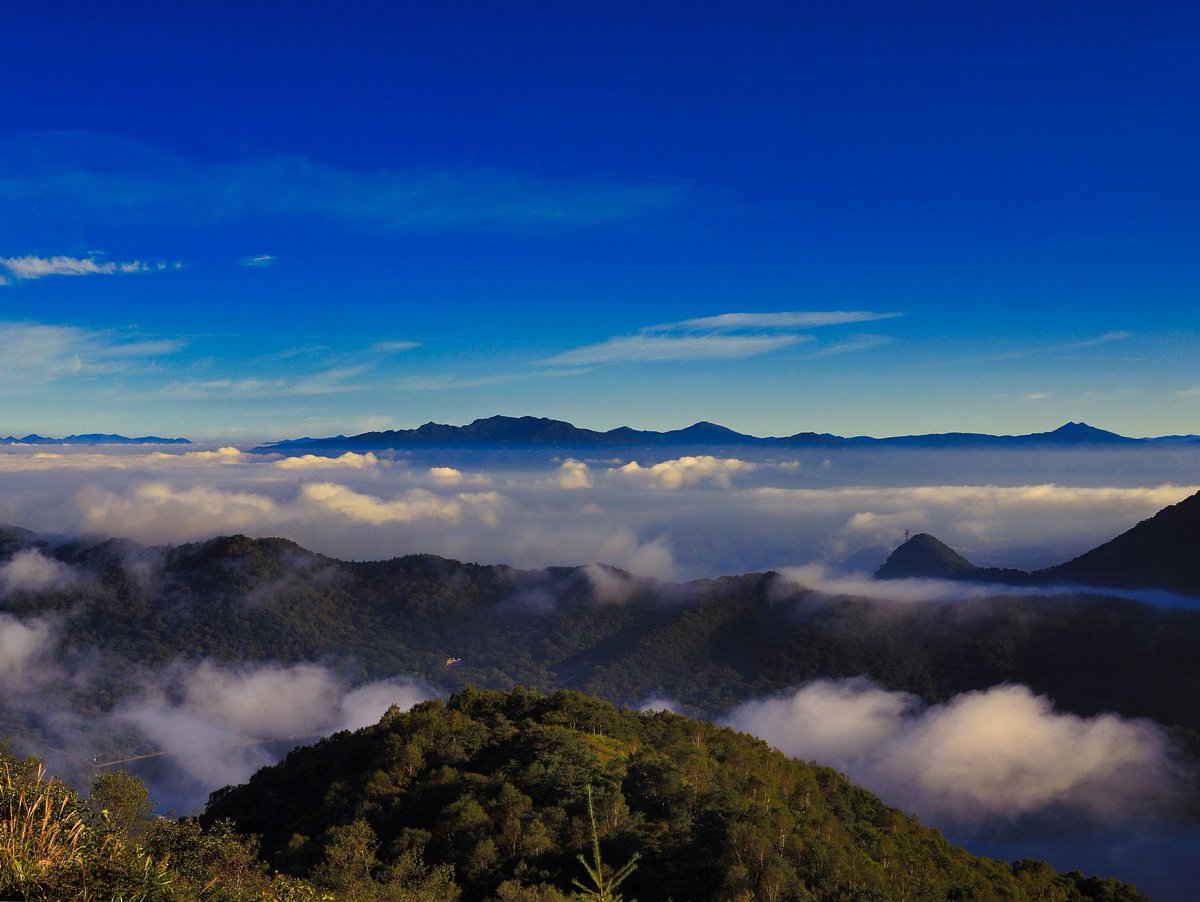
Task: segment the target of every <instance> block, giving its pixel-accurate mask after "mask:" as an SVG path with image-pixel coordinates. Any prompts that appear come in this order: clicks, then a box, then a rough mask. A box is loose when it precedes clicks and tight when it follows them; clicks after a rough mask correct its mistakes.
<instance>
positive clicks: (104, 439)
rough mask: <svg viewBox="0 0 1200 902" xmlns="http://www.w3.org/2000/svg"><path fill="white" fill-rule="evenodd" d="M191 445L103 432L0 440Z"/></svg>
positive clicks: (9, 442)
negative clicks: (60, 436) (61, 436)
mask: <svg viewBox="0 0 1200 902" xmlns="http://www.w3.org/2000/svg"><path fill="white" fill-rule="evenodd" d="M191 443H192V442H191V440H190V439H186V438H160V437H159V436H157V435H142V436H138V437H137V438H130V437H129V436H127V435H116V434H113V433H103V432H86V433H83V434H82V435H68V436H66V437H65V438H50V437H49V436H45V435H38V434H37V433H36V432H32V433H30V434H29V435H26V436H22V437H21V438H16V437H14V436H11V435H10V436H8V437H6V438H0V445H190V444H191Z"/></svg>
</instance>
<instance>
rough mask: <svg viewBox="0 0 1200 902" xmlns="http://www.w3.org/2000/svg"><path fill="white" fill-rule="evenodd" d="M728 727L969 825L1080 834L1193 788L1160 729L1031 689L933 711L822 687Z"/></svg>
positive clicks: (1174, 808)
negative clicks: (1066, 828) (1038, 825)
mask: <svg viewBox="0 0 1200 902" xmlns="http://www.w3.org/2000/svg"><path fill="white" fill-rule="evenodd" d="M727 723H728V724H729V725H730V726H733V727H735V728H736V729H739V730H744V731H746V732H750V733H753V734H755V735H757V736H760V737H761V738H763V739H765V740H766V741H767V742H769V743H771V744H772V745H774V746H776V747H777V748H779V749H781V750H782V751H784V752H786V753H787V754H789V755H792V756H795V757H800V758H810V759H815V760H817V761H820V762H822V763H825V764H829V765H831V766H833V767H837V768H839V769H841V770H844V771H845V772H846V773H847V774H848V775H849V776H850V778H851V779H853V780H855V781H856V782H859V783H862V784H863V785H864V786H866V787H867V788H868V789H871V790H873V791H875V792H877V793H879V794H880V795H881V796H883V798H884V799H885V801H888V802H890V803H891V804H898V805H900V806H902V807H904V808H907V809H909V810H912V811H915V812H916V813H917V814H918V815H919V816H921V817H922V818H924V819H926V820H928V821H931V822H933V823H936V824H939V825H941V826H943V827H949V826H954V827H958V828H960V829H965V830H988V829H994V828H996V827H1004V826H1007V825H1011V824H1013V823H1016V822H1019V821H1022V820H1024V819H1048V820H1055V821H1060V822H1061V821H1063V820H1065V821H1066V822H1067V823H1069V824H1070V825H1071V827H1073V828H1074V829H1087V828H1088V827H1089V826H1101V827H1111V826H1115V825H1119V824H1135V823H1142V822H1148V821H1155V820H1160V819H1169V818H1170V817H1171V816H1172V815H1173V814H1178V813H1179V811H1178V809H1179V807H1180V805H1181V800H1182V799H1184V798H1186V795H1187V793H1186V787H1187V785H1188V781H1189V776H1188V774H1187V772H1186V771H1185V770H1184V769H1183V768H1182V767H1181V765H1180V764H1179V763H1178V761H1179V760H1180V759H1179V758H1178V757H1177V753H1176V751H1175V750H1174V749H1173V747H1172V745H1171V743H1170V741H1169V739H1168V738H1167V736H1166V734H1165V733H1164V732H1163V730H1162V729H1161V728H1159V727H1158V726H1157V725H1155V724H1153V723H1151V722H1150V721H1142V720H1126V719H1123V718H1121V717H1118V716H1116V715H1112V714H1101V715H1098V716H1095V717H1089V718H1084V717H1078V716H1075V715H1072V714H1064V713H1060V712H1058V711H1056V710H1055V709H1054V705H1053V703H1052V702H1051V701H1050V700H1049V699H1047V698H1045V697H1043V696H1037V695H1034V693H1033V692H1032V691H1030V690H1029V689H1028V688H1027V687H1025V686H1013V685H1005V686H994V687H992V688H991V689H987V690H984V691H980V692H967V693H963V694H962V695H958V696H955V697H954V698H952V699H950V700H948V701H946V702H944V703H942V704H939V705H933V706H928V707H926V706H924V705H922V704H921V702H920V701H919V700H918V699H917V698H915V697H914V696H911V695H908V694H906V693H901V692H890V691H887V690H885V689H882V688H880V687H879V686H877V685H875V684H874V683H872V682H870V681H869V680H866V679H862V678H859V679H851V680H817V681H815V682H812V683H808V684H805V685H803V686H801V687H799V688H798V689H796V690H795V691H793V692H791V693H787V694H783V695H779V696H775V697H772V698H767V699H760V700H757V701H751V702H747V703H745V704H743V705H740V706H739V707H737V708H735V709H734V710H733V711H731V712H730V714H729V716H728V718H727Z"/></svg>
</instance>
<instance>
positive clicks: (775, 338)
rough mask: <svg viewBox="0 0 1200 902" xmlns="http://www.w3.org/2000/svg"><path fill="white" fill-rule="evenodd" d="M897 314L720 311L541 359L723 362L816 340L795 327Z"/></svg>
mask: <svg viewBox="0 0 1200 902" xmlns="http://www.w3.org/2000/svg"><path fill="white" fill-rule="evenodd" d="M899 315H900V314H898V313H875V312H871V311H867V310H786V311H778V312H773V313H721V314H718V315H716V316H702V317H696V318H694V319H685V320H679V321H677V322H671V323H659V324H658V325H654V326H645V327H643V328H642V329H639V330H638V331H637V332H636V333H634V334H633V335H618V336H614V337H613V338H609V339H607V340H605V341H601V342H597V343H595V344H589V345H583V346H582V347H578V348H573V349H571V350H569V351H564V352H562V353H561V354H557V355H555V356H553V357H550V358H549V359H547V360H543V361H541V363H542V364H544V365H548V366H568V367H571V366H595V365H598V364H605V363H632V362H646V361H671V360H721V359H726V360H729V359H736V358H740V357H756V356H758V355H759V354H768V353H770V352H772V351H777V350H780V349H782V348H786V347H790V346H792V345H796V344H800V343H802V342H811V341H815V338H814V337H813V336H811V335H805V334H800V333H799V332H798V331H797V330H800V329H810V328H818V327H821V326H840V325H846V324H848V323H861V322H869V321H872V320H881V319H892V318H894V317H897V316H899ZM889 340H890V339H889V338H887V336H883V335H855V336H851V338H850V339H848V340H847V341H844V342H841V343H839V344H835V345H829V346H827V347H826V348H824V349H822V350H821V351H818V352H817V353H819V354H836V353H842V352H845V351H857V350H865V349H867V348H872V347H877V346H879V345H881V344H884V343H886V342H887V341H889Z"/></svg>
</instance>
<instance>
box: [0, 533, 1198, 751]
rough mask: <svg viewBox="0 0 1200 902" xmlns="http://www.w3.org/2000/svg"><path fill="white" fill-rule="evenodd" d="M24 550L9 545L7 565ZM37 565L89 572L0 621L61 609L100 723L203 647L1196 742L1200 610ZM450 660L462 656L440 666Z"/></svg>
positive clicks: (510, 681) (303, 558)
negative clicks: (893, 703)
mask: <svg viewBox="0 0 1200 902" xmlns="http://www.w3.org/2000/svg"><path fill="white" fill-rule="evenodd" d="M20 547H25V543H24V541H23V540H22V539H20V538H14V539H13V540H12V541H10V542H8V543H7V544H5V545H3V546H0V558H3V557H4V556H6V555H8V554H12V553H15V550H14V549H17V548H20ZM46 553H58V554H59V555H60V556H61V557H62V559H63V560H65V561H68V562H70V563H71V565H72V566H73V567H75V568H76V570H77V571H79V572H81V573H86V574H88V578H87V579H86V580H83V581H80V582H79V583H77V584H76V585H74V586H73V587H71V588H69V589H65V590H59V591H53V592H40V593H28V592H14V593H11V594H10V595H9V596H8V597H6V598H5V599H3V600H0V611H4V612H8V613H10V614H13V615H15V616H17V617H19V618H30V617H37V616H45V615H53V616H54V620H55V622H56V624H57V627H56V630H57V634H58V635H59V636H60V637H61V641H60V647H59V649H58V651H57V655H58V657H59V658H60V659H63V660H71V659H73V658H75V657H78V656H80V655H85V656H91V657H94V658H95V660H94V661H92V662H91V663H89V665H88V666H89V668H90V670H91V671H92V672H93V673H94V675H95V678H94V679H93V680H92V681H91V682H89V683H88V685H100V684H103V685H105V686H106V687H107V688H106V689H105V690H104V691H103V692H101V691H99V690H96V691H94V692H93V691H90V690H85V689H79V690H73V691H74V695H73V698H74V700H75V702H76V703H78V704H80V705H83V706H84V708H85V710H88V711H92V710H103V709H104V708H105V707H106V706H108V705H111V704H112V703H113V702H114V700H115V698H116V697H118V696H119V692H120V691H121V690H120V687H121V686H124V685H127V682H128V680H129V679H131V678H132V675H133V674H134V673H135V672H136V671H137V670H138V668H140V667H144V666H155V665H161V664H165V663H166V662H169V661H173V660H176V659H178V658H180V657H185V658H201V657H207V658H212V659H215V660H217V661H226V662H237V663H246V662H255V661H258V662H268V661H269V662H275V663H280V664H290V663H295V662H306V661H311V662H323V663H327V664H331V665H334V666H337V667H339V668H341V669H343V670H345V671H346V672H347V673H348V675H349V676H351V677H352V678H355V679H376V678H381V677H388V676H393V675H396V674H404V675H411V676H417V677H420V678H423V679H425V680H427V681H428V682H430V683H432V684H434V685H435V686H438V687H441V688H444V689H448V690H451V691H453V690H456V689H459V688H462V687H463V686H465V685H468V684H473V685H477V686H486V687H489V688H496V689H509V688H512V687H513V686H516V685H532V686H537V687H539V688H542V689H554V688H559V687H569V688H576V689H581V690H584V691H588V692H593V693H595V694H598V695H601V696H603V697H605V698H610V699H612V700H614V701H617V702H622V703H629V704H633V703H637V702H639V701H641V700H643V699H645V698H647V697H648V696H651V695H662V694H665V695H667V696H669V697H671V698H673V699H675V700H676V701H677V702H679V703H680V704H681V705H683V706H684V708H685V709H686V710H688V711H691V712H695V713H701V714H705V715H708V716H714V715H717V714H719V713H721V712H723V711H726V710H728V709H729V708H730V707H732V706H733V705H735V704H737V703H739V702H741V701H745V700H747V699H749V698H754V697H757V696H761V695H764V694H768V693H771V692H775V691H779V690H783V689H787V688H790V687H792V686H795V685H797V684H799V683H802V682H804V681H806V680H810V679H814V678H817V677H849V676H859V675H867V676H870V677H872V678H874V679H875V680H876V681H878V682H879V683H881V684H882V685H884V686H885V687H888V688H892V689H902V690H905V691H908V692H912V693H915V694H917V695H919V696H921V697H922V698H924V699H926V700H929V701H939V700H944V699H946V698H949V697H950V696H952V695H955V694H957V693H959V692H963V691H966V690H971V689H985V688H988V687H991V686H994V685H995V684H997V683H1001V682H1019V683H1025V684H1027V685H1029V686H1030V687H1031V688H1033V689H1034V690H1035V691H1036V692H1038V693H1042V694H1046V695H1049V696H1050V697H1051V698H1053V699H1054V700H1055V701H1056V702H1057V703H1058V704H1059V705H1060V706H1061V707H1063V708H1065V709H1066V710H1070V711H1074V712H1076V713H1080V714H1094V713H1097V712H1100V711H1116V712H1118V713H1121V714H1124V715H1127V716H1146V717H1152V718H1154V719H1155V720H1157V721H1159V722H1160V723H1163V724H1166V725H1168V726H1176V725H1177V726H1181V727H1186V728H1189V729H1191V730H1200V709H1198V708H1197V707H1196V705H1195V704H1194V699H1195V698H1197V697H1200V656H1197V655H1196V654H1195V649H1196V648H1198V647H1200V611H1192V610H1163V609H1157V608H1153V607H1151V606H1149V605H1144V604H1139V603H1137V602H1133V601H1128V600H1123V599H1114V598H1102V597H1098V596H1086V595H1056V596H1052V597H1029V596H1021V597H994V598H988V599H980V600H976V601H971V602H960V603H956V604H952V605H947V604H942V603H910V604H904V605H888V604H884V603H873V602H869V601H865V600H861V599H858V600H856V599H852V598H838V597H829V596H823V595H818V594H817V593H814V592H812V591H810V590H808V589H806V588H804V587H802V586H796V585H794V584H791V583H789V582H788V581H786V580H785V579H783V578H781V577H779V576H777V575H775V574H770V573H766V574H761V573H760V574H746V575H743V576H736V577H726V578H722V579H716V580H700V581H695V582H692V583H687V584H660V583H654V582H644V581H636V580H633V579H632V578H629V577H627V576H623V575H621V574H620V573H619V571H613V572H612V573H611V574H610V576H612V578H613V579H615V580H618V581H621V580H624V581H625V584H626V587H627V590H628V597H627V598H626V599H625V600H624V601H622V602H620V603H614V602H611V601H609V602H605V601H603V600H602V599H600V598H598V597H597V594H596V591H595V589H594V587H593V584H592V582H591V579H590V578H589V576H588V574H587V572H586V571H585V570H583V569H581V568H549V569H547V570H542V571H520V570H514V569H512V568H509V567H502V566H483V565H479V564H464V563H459V562H457V561H451V560H446V559H443V558H438V557H434V556H430V555H413V556H408V557H402V558H395V559H393V560H390V561H378V562H365V563H350V562H343V561H337V560H334V559H332V558H327V557H323V556H321V555H317V554H313V553H311V552H307V551H305V550H304V549H302V548H300V547H299V546H297V545H295V544H293V543H291V542H286V541H283V540H279V539H258V540H256V539H248V538H246V537H244V536H231V537H223V538H219V539H213V540H210V541H208V542H203V543H196V544H192V545H185V546H180V547H178V548H159V549H140V548H137V547H136V546H131V545H129V544H128V543H113V542H104V543H99V544H92V545H86V544H82V545H79V544H74V545H69V546H61V547H57V548H53V547H47V548H46ZM452 657H453V658H461V659H462V661H461V663H459V664H457V665H456V666H454V667H448V666H447V665H446V661H447V659H448V658H452ZM2 717H3V703H2V702H0V718H2ZM5 729H8V730H9V731H10V732H12V731H14V730H15V731H18V732H19V731H20V730H23V729H26V727H24V726H21V725H20V724H17V725H13V724H9V725H8V726H6V727H5Z"/></svg>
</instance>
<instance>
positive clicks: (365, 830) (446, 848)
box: [205, 690, 1144, 902]
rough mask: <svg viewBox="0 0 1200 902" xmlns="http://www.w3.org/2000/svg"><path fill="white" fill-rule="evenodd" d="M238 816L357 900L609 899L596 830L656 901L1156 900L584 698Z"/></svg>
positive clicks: (615, 862)
mask: <svg viewBox="0 0 1200 902" xmlns="http://www.w3.org/2000/svg"><path fill="white" fill-rule="evenodd" d="M589 787H591V791H592V795H593V801H594V804H593V809H592V810H593V814H592V816H589V810H588V804H589V801H588V788H589ZM222 818H230V819H232V821H233V822H234V824H235V825H236V826H237V828H238V829H239V830H240V831H242V832H251V833H256V834H261V835H262V837H263V851H264V855H265V856H266V857H267V858H268V860H269V861H270V862H271V863H272V865H273V866H274V867H276V868H279V869H282V870H284V871H286V872H290V873H292V874H293V875H295V876H297V877H303V878H306V879H309V880H315V881H316V882H318V883H320V884H323V885H326V886H330V887H331V888H333V889H334V890H335V891H336V892H337V893H339V897H344V898H364V899H365V898H384V895H383V893H384V892H385V889H386V888H385V886H384V884H386V883H388V882H402V881H404V880H405V879H408V880H412V879H413V875H414V874H425V873H426V872H427V870H428V869H433V873H434V874H437V873H438V872H437V870H436V869H437V868H438V867H439V866H445V865H449V866H451V867H452V868H453V873H454V874H455V880H456V882H457V885H458V888H459V889H460V890H461V892H462V898H463V899H464V900H481V899H501V900H529V902H556V900H566V899H568V898H578V897H577V896H575V894H574V892H573V890H574V889H575V887H574V886H573V881H576V880H579V881H581V882H582V885H583V886H584V887H588V888H594V884H593V882H592V881H591V880H590V878H589V877H588V875H587V872H586V870H585V868H584V866H583V864H581V863H580V862H579V860H578V858H577V856H578V854H579V853H583V852H586V853H587V857H588V860H589V861H594V858H593V854H594V853H593V852H592V838H593V833H592V830H593V825H594V829H595V835H596V836H597V837H598V840H599V846H598V850H599V852H598V854H599V855H600V857H601V861H602V862H603V864H604V867H605V869H606V870H607V873H608V874H609V875H610V876H611V875H612V874H613V873H615V872H617V869H618V868H619V867H621V866H623V865H624V864H626V863H627V862H633V864H634V866H633V870H632V871H631V872H630V873H629V876H628V877H627V879H626V880H625V881H624V883H623V884H622V885H621V886H620V887H619V891H620V893H621V894H622V895H624V896H625V897H626V898H639V899H643V900H647V902H649V900H669V899H675V900H696V902H699V900H705V899H711V900H730V899H744V900H749V899H775V900H801V899H862V900H866V899H929V900H932V899H1013V900H1021V899H1039V900H1062V902H1067V900H1085V899H1096V900H1100V899H1103V900H1111V902H1119V900H1134V899H1142V898H1144V897H1142V896H1140V895H1138V894H1137V893H1136V892H1135V891H1134V890H1133V889H1132V888H1131V887H1129V886H1127V885H1124V884H1120V883H1117V882H1116V881H1112V880H1105V879H1101V878H1084V877H1082V876H1081V875H1080V874H1078V873H1077V872H1073V873H1070V874H1065V875H1060V874H1056V873H1055V872H1054V871H1053V869H1051V868H1050V867H1049V866H1048V865H1046V864H1045V863H1043V862H1033V861H1022V862H1017V863H1016V864H1012V865H1010V864H1007V863H1005V862H999V861H993V860H989V859H983V858H976V857H973V856H971V855H969V854H968V853H967V852H966V851H964V850H962V849H960V848H956V847H954V846H952V845H950V843H948V842H947V841H946V840H945V839H944V838H943V837H942V836H941V834H940V833H938V832H937V831H935V830H931V829H929V828H927V827H924V826H922V825H921V824H920V823H919V822H918V821H917V820H916V819H915V818H913V817H911V816H908V815H906V814H904V813H902V812H900V811H898V810H896V809H894V808H890V807H888V806H887V805H885V804H883V803H882V802H881V801H880V800H879V799H878V798H877V797H876V796H874V795H872V794H871V793H869V792H866V791H865V790H863V789H860V788H858V787H856V786H854V785H853V784H851V783H850V782H849V781H847V780H846V779H845V778H844V777H843V776H841V775H840V774H838V773H837V772H835V771H833V770H831V769H829V768H826V767H821V766H818V765H813V764H808V763H805V762H801V761H796V760H792V759H788V758H786V757H784V756H783V755H782V754H780V753H779V752H775V751H772V750H770V749H769V748H768V747H767V745H766V744H765V743H763V742H761V741H760V740H757V739H754V738H752V737H750V736H747V735H745V734H739V733H734V732H733V731H732V730H729V729H718V728H716V727H713V726H712V725H710V724H706V723H702V722H698V721H695V720H691V719H688V718H685V717H681V716H678V715H674V714H669V713H656V714H638V713H635V712H631V711H629V710H627V709H619V708H617V707H615V706H613V705H611V704H609V703H607V702H603V701H600V700H599V699H596V698H593V697H590V696H586V695H583V694H580V693H575V692H569V691H560V692H556V693H554V694H553V695H551V696H549V697H547V696H542V695H539V694H537V693H534V692H530V691H528V690H516V691H513V692H510V693H508V694H506V695H505V694H499V693H495V692H479V691H474V690H468V691H466V692H463V693H461V694H459V695H457V696H455V697H453V698H451V699H450V700H449V702H441V701H432V702H426V703H423V704H421V705H418V706H417V707H416V708H415V709H413V710H412V711H410V712H408V713H402V712H400V711H399V710H397V709H393V710H392V711H390V712H389V713H388V714H387V715H385V716H384V718H383V719H382V720H381V721H380V722H379V724H377V725H376V726H372V727H368V728H366V729H363V730H359V731H357V732H355V733H339V734H336V735H334V736H332V737H329V738H327V739H325V740H322V741H321V742H320V743H318V744H317V745H315V746H312V747H308V748H301V749H297V750H295V751H293V752H291V753H290V754H289V755H288V757H287V758H286V759H285V760H284V761H283V762H282V763H280V764H278V765H276V766H274V767H271V768H267V769H264V770H262V771H259V772H258V773H257V774H256V775H255V776H254V777H253V778H252V779H251V780H250V782H249V783H248V784H247V785H244V786H240V787H236V788H232V789H227V790H224V791H222V792H220V793H217V794H215V795H214V798H213V800H212V801H211V802H210V804H209V807H208V810H207V813H206V815H205V820H206V821H209V822H213V821H216V820H218V819H222ZM425 879H426V880H427V879H428V878H425ZM442 891H443V892H444V893H445V894H446V895H445V896H444V898H449V897H450V894H451V893H452V891H453V889H452V888H451V887H450V886H448V885H447V884H445V883H443V885H442ZM585 895H586V897H592V896H595V897H597V898H599V896H598V895H596V894H595V893H592V894H585ZM389 898H390V897H389ZM397 898H400V896H397ZM404 898H409V897H404ZM421 898H425V897H424V896H422V897H421ZM606 898H616V896H609V897H606Z"/></svg>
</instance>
